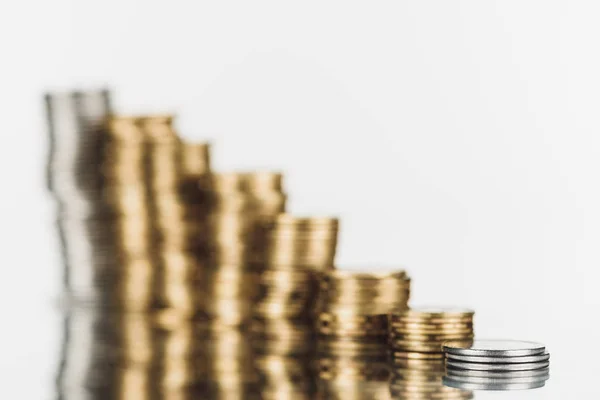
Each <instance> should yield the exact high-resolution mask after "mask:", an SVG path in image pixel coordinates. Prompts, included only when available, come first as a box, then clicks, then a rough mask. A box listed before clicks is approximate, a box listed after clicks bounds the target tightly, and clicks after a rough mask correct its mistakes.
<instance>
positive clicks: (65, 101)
mask: <svg viewBox="0 0 600 400" xmlns="http://www.w3.org/2000/svg"><path fill="white" fill-rule="evenodd" d="M45 102H46V113H47V117H48V127H49V134H50V138H49V144H50V146H49V147H50V151H49V155H48V163H47V169H46V171H47V183H48V188H49V189H50V192H51V193H52V196H53V198H54V200H55V201H56V205H57V214H58V218H57V220H56V224H57V228H58V232H59V238H60V240H61V250H62V254H63V258H64V260H65V268H64V277H63V281H64V282H63V283H64V286H65V289H66V291H67V292H68V293H70V294H71V295H76V294H79V293H88V294H89V293H90V292H92V293H93V292H94V291H95V290H96V289H97V287H98V286H103V285H106V284H107V282H108V281H110V280H111V278H112V277H111V276H110V273H109V269H110V266H111V265H114V262H115V254H114V251H113V248H112V247H111V244H112V243H111V242H112V240H111V239H112V238H111V233H110V232H107V230H106V229H102V228H103V227H104V223H103V220H104V219H106V218H109V217H110V216H111V214H112V213H111V210H110V209H109V208H108V207H107V205H106V204H104V202H103V201H102V198H103V188H104V179H103V176H102V174H101V173H100V165H101V163H102V160H103V156H104V154H103V149H104V143H105V140H106V136H107V135H106V130H105V121H106V118H107V116H108V115H109V113H110V112H111V106H110V96H109V93H108V91H105V90H102V91H90V92H85V93H84V92H72V93H55V94H47V95H46V96H45Z"/></svg>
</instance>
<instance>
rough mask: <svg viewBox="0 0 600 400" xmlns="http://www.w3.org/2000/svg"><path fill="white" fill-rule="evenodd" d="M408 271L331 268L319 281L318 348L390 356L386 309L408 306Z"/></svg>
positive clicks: (331, 352)
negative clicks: (388, 353) (388, 351)
mask: <svg viewBox="0 0 600 400" xmlns="http://www.w3.org/2000/svg"><path fill="white" fill-rule="evenodd" d="M409 296H410V278H409V277H408V276H407V275H406V273H405V271H402V270H399V271H390V272H381V273H378V272H357V271H347V270H331V271H328V272H326V273H325V274H324V276H323V278H322V279H321V282H320V292H319V296H318V305H317V318H318V320H317V331H318V334H319V350H320V351H321V352H322V353H323V354H324V355H355V356H372V357H386V356H387V332H388V331H387V329H388V328H387V327H388V321H387V313H389V312H391V311H392V310H394V309H398V310H402V309H405V308H406V307H407V303H408V299H409Z"/></svg>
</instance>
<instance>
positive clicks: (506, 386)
mask: <svg viewBox="0 0 600 400" xmlns="http://www.w3.org/2000/svg"><path fill="white" fill-rule="evenodd" d="M443 383H444V385H446V386H449V387H452V388H456V389H463V390H528V389H537V388H540V387H543V386H545V385H546V381H545V380H543V379H541V380H539V381H533V382H529V383H497V384H496V383H494V384H492V383H489V384H488V383H470V382H460V381H456V380H453V379H451V378H448V377H444V378H443Z"/></svg>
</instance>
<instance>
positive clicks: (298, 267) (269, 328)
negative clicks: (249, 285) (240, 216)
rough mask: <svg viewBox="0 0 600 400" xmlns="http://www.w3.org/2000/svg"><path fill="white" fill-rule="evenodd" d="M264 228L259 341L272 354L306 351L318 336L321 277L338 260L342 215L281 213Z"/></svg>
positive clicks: (254, 330)
mask: <svg viewBox="0 0 600 400" xmlns="http://www.w3.org/2000/svg"><path fill="white" fill-rule="evenodd" d="M262 231H263V234H262V235H261V236H263V237H264V238H265V240H266V243H267V249H266V252H267V256H266V262H265V263H264V267H263V270H262V272H261V273H260V278H259V290H258V296H257V300H256V303H255V305H254V323H253V325H252V333H253V336H254V343H255V345H256V348H258V349H260V350H261V351H268V352H270V353H271V354H273V353H275V352H277V353H278V354H280V355H288V354H302V353H307V352H309V351H311V350H312V348H313V347H312V345H313V342H314V340H313V339H314V322H313V318H314V305H315V303H314V299H315V296H316V294H317V291H318V280H319V277H320V274H321V272H322V271H325V270H328V269H331V268H332V266H333V259H334V257H335V250H336V243H337V231H338V221H337V219H335V218H306V217H295V216H292V215H288V214H281V215H279V216H277V217H275V218H272V219H270V220H267V221H266V222H265V223H264V224H263V225H262Z"/></svg>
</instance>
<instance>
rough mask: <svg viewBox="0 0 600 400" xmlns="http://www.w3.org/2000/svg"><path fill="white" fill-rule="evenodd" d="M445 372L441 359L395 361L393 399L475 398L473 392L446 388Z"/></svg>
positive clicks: (450, 399) (393, 366) (391, 382)
mask: <svg viewBox="0 0 600 400" xmlns="http://www.w3.org/2000/svg"><path fill="white" fill-rule="evenodd" d="M444 372H445V367H444V362H443V361H442V360H440V359H434V360H428V359H426V358H423V359H416V358H413V359H409V358H397V359H394V363H393V365H392V376H391V379H390V391H391V393H392V398H394V399H402V400H411V399H415V400H421V399H440V400H462V399H465V400H466V399H472V398H473V392H471V391H468V390H460V389H455V388H451V387H448V386H445V385H444V384H443V383H442V378H443V376H444Z"/></svg>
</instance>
